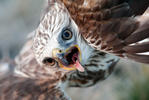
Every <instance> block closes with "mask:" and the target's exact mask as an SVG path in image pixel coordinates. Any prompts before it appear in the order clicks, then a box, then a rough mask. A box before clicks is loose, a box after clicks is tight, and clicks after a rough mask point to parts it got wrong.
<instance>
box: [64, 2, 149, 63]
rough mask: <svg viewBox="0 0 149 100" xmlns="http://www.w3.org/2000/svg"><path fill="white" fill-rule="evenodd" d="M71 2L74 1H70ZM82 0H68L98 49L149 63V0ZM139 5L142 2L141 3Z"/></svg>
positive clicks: (85, 35) (87, 35) (73, 16)
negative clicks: (78, 0) (75, 0)
mask: <svg viewBox="0 0 149 100" xmlns="http://www.w3.org/2000/svg"><path fill="white" fill-rule="evenodd" d="M64 1H66V0H64ZM70 2H72V1H70ZM89 2H91V1H90V0H82V3H81V2H80V5H77V3H76V2H73V3H68V4H67V3H65V5H66V7H67V8H68V10H69V12H70V14H71V16H72V18H73V19H74V20H75V22H76V23H77V25H78V26H79V28H80V33H81V34H82V36H83V37H84V39H85V40H86V41H87V42H88V43H89V45H91V46H92V47H94V48H96V49H97V50H101V51H104V52H107V53H112V54H115V55H117V56H120V57H125V58H129V59H133V60H135V61H138V62H142V63H149V60H148V59H149V54H148V52H149V41H148V38H149V33H148V31H149V11H148V10H149V9H148V10H147V11H146V12H145V13H144V14H143V15H142V16H136V17H133V15H138V14H142V13H143V12H144V10H145V9H146V8H147V7H148V6H149V1H148V0H142V1H141V0H137V1H136V2H133V1H132V0H114V1H113V0H94V2H93V3H89ZM138 5H139V6H138Z"/></svg>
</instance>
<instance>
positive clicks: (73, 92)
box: [0, 0, 149, 100]
mask: <svg viewBox="0 0 149 100" xmlns="http://www.w3.org/2000/svg"><path fill="white" fill-rule="evenodd" d="M43 2H44V0H0V59H2V58H5V57H8V56H9V57H11V58H14V57H15V56H16V55H17V54H18V53H19V51H20V49H21V47H22V46H23V44H24V43H25V41H26V37H27V35H28V33H30V32H32V31H33V30H34V29H35V28H36V27H37V25H38V23H39V19H40V14H41V11H42V9H43ZM66 90H67V92H68V94H69V95H70V96H71V98H72V100H149V66H147V65H143V64H139V63H135V62H133V61H127V60H121V61H120V62H119V63H118V64H117V66H116V69H115V71H114V72H113V74H112V75H111V76H110V77H109V78H108V79H106V80H105V81H102V82H99V83H98V84H97V85H95V86H92V87H89V88H81V89H80V88H67V89H66Z"/></svg>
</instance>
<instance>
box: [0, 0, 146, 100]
mask: <svg viewBox="0 0 149 100" xmlns="http://www.w3.org/2000/svg"><path fill="white" fill-rule="evenodd" d="M46 4H47V7H46V9H45V12H44V13H43V15H42V18H41V21H40V24H39V26H38V27H37V29H36V30H35V31H34V32H33V33H31V34H30V36H29V38H28V41H27V43H26V44H25V46H24V47H23V49H22V51H21V52H20V54H19V55H18V56H17V57H16V60H15V64H14V66H15V69H14V70H15V71H14V73H13V74H12V75H9V76H6V77H4V78H2V79H1V80H0V88H1V89H0V99H1V100H10V99H11V100H17V99H27V100H45V99H47V100H69V99H70V98H69V97H68V96H67V95H66V94H65V92H64V90H63V86H64V85H69V86H71V87H88V86H92V85H94V84H96V83H97V82H98V81H101V80H103V79H105V78H107V77H108V76H109V75H110V74H111V72H112V71H113V69H114V66H115V64H116V63H117V62H118V61H119V57H118V56H120V57H128V58H129V59H133V60H135V61H138V62H142V63H149V61H148V58H149V56H148V55H143V54H141V53H145V52H148V49H149V48H148V43H149V42H148V36H149V34H148V28H149V27H148V23H149V22H148V19H149V18H148V17H149V16H148V10H147V11H146V12H145V13H144V11H145V10H146V9H147V7H148V4H149V2H148V1H147V0H142V1H139V0H138V1H137V2H132V1H129V0H61V1H60V0H48V1H47V2H46ZM138 4H141V5H143V6H140V7H138V6H137V5H138ZM143 13H144V14H143ZM138 14H143V15H141V16H136V17H135V15H138ZM144 41H145V42H144Z"/></svg>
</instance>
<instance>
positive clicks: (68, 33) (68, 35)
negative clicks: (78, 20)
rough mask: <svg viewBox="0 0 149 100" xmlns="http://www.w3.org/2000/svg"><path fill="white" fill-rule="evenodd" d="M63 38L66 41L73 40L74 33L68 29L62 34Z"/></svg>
mask: <svg viewBox="0 0 149 100" xmlns="http://www.w3.org/2000/svg"><path fill="white" fill-rule="evenodd" d="M62 38H63V39H64V40H70V39H71V38H72V32H71V31H70V30H68V29H66V30H65V31H63V33H62Z"/></svg>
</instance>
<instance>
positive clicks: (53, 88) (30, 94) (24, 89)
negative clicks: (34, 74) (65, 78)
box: [0, 75, 70, 100]
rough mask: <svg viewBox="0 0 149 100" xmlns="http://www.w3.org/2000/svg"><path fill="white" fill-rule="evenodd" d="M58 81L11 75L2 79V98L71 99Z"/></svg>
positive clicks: (0, 84) (0, 98)
mask: <svg viewBox="0 0 149 100" xmlns="http://www.w3.org/2000/svg"><path fill="white" fill-rule="evenodd" d="M57 81H58V80H56V79H54V80H44V79H43V80H35V79H29V78H23V77H16V76H13V75H11V76H9V77H6V78H4V79H1V80H0V100H70V99H69V98H68V97H67V96H66V95H65V93H64V91H62V90H61V88H60V87H59V86H57V85H58V84H57Z"/></svg>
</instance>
